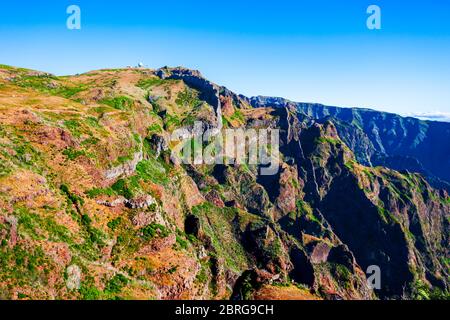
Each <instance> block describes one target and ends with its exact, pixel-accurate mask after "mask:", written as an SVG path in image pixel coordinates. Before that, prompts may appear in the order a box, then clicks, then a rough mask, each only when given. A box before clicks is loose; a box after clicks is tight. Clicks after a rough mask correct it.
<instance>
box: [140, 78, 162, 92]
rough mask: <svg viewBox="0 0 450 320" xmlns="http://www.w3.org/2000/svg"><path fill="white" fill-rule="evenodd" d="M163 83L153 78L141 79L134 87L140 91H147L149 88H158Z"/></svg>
mask: <svg viewBox="0 0 450 320" xmlns="http://www.w3.org/2000/svg"><path fill="white" fill-rule="evenodd" d="M163 83H164V80H162V79H160V78H157V77H154V78H146V79H141V80H139V82H138V83H137V84H136V86H138V87H139V88H141V89H144V90H148V89H150V87H154V86H159V85H161V84H163Z"/></svg>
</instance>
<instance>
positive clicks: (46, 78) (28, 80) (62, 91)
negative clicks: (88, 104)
mask: <svg viewBox="0 0 450 320" xmlns="http://www.w3.org/2000/svg"><path fill="white" fill-rule="evenodd" d="M13 82H14V84H16V85H18V86H20V87H23V88H30V89H34V90H36V91H39V92H41V93H46V94H51V95H56V96H61V97H63V98H66V99H70V98H72V97H73V96H75V95H76V94H78V93H79V92H82V91H84V90H86V89H87V86H86V85H84V84H70V85H63V84H62V83H61V82H60V80H59V78H58V77H55V76H53V75H49V74H42V75H32V76H29V75H20V76H18V77H16V78H14V80H13Z"/></svg>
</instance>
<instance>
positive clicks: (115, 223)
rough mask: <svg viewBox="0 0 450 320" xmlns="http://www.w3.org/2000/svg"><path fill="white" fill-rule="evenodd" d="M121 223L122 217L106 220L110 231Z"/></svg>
mask: <svg viewBox="0 0 450 320" xmlns="http://www.w3.org/2000/svg"><path fill="white" fill-rule="evenodd" d="M121 223H122V218H121V217H118V218H116V219H114V220H111V221H109V222H108V224H107V225H108V228H110V229H111V230H112V231H114V230H116V229H117V227H118V226H119V225H120V224H121Z"/></svg>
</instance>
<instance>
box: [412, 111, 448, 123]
mask: <svg viewBox="0 0 450 320" xmlns="http://www.w3.org/2000/svg"><path fill="white" fill-rule="evenodd" d="M408 116H410V117H414V118H419V119H422V120H432V121H443V122H450V112H441V111H435V112H419V113H409V114H408Z"/></svg>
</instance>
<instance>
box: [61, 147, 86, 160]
mask: <svg viewBox="0 0 450 320" xmlns="http://www.w3.org/2000/svg"><path fill="white" fill-rule="evenodd" d="M62 154H63V155H65V156H66V157H67V158H68V159H69V160H72V161H73V160H75V159H76V158H78V157H81V156H88V155H87V153H86V151H85V150H77V149H74V148H72V147H68V148H67V149H65V150H64V151H63V152H62Z"/></svg>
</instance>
